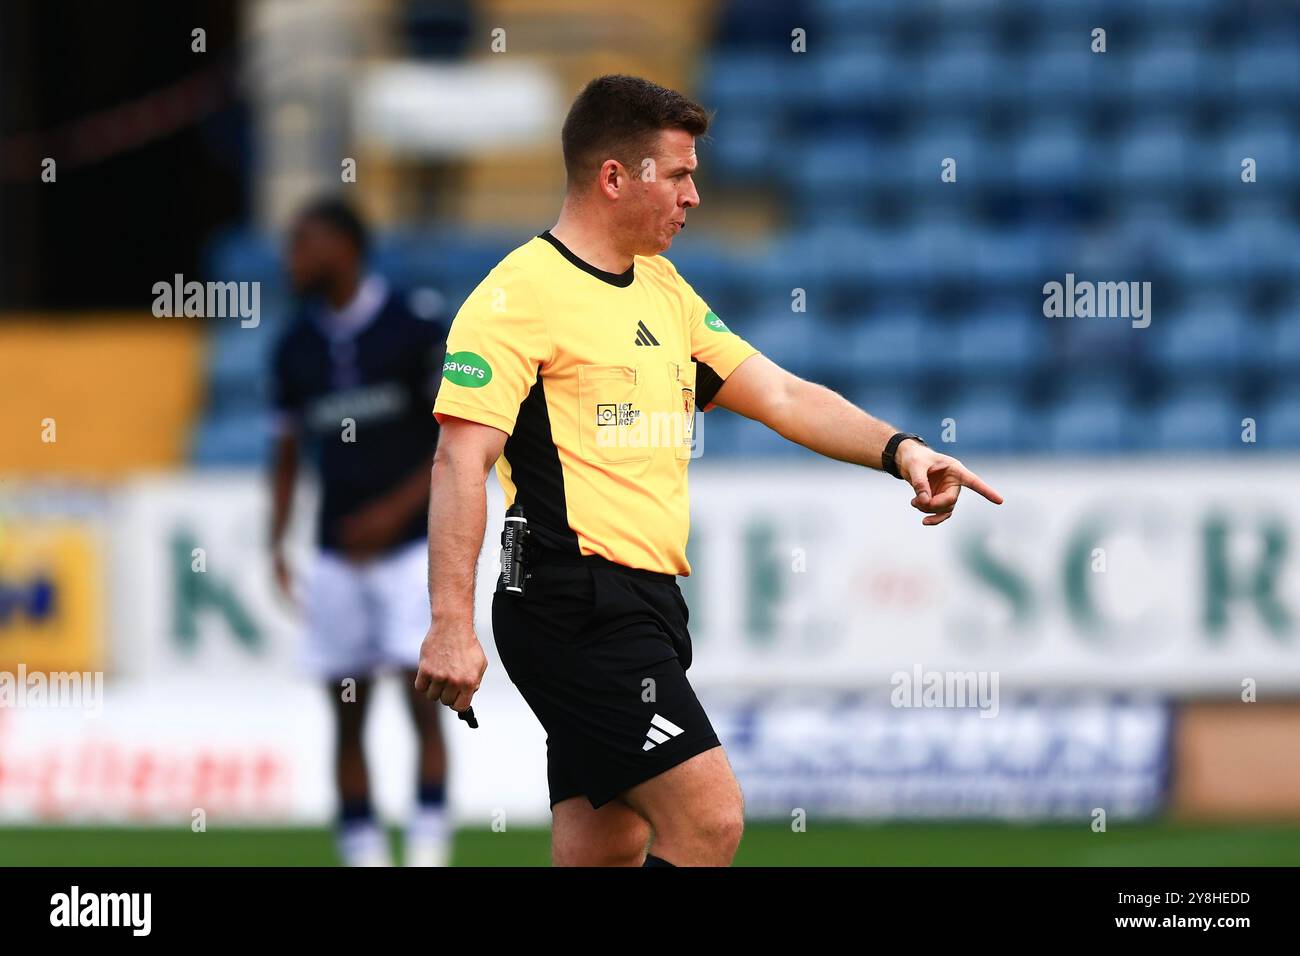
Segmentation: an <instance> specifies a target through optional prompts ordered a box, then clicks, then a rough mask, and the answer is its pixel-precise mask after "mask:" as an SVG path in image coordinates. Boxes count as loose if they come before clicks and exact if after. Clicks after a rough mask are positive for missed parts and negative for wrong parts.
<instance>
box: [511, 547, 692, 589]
mask: <svg viewBox="0 0 1300 956" xmlns="http://www.w3.org/2000/svg"><path fill="white" fill-rule="evenodd" d="M527 561H528V563H529V564H568V565H573V566H580V565H587V566H589V567H596V568H607V569H609V570H610V571H617V572H618V573H619V574H627V575H631V576H632V577H637V578H641V579H642V580H645V581H658V582H659V583H661V584H676V583H677V575H675V574H665V573H663V572H662V571H648V570H646V569H645V568H630V567H628V566H627V565H626V564H619V563H617V562H615V561H610V560H609V559H608V558H605V557H602V556H601V555H599V554H575V553H573V552H572V551H556V550H553V549H551V548H539V547H536V546H534V547H531V548H529V549H528V552H527Z"/></svg>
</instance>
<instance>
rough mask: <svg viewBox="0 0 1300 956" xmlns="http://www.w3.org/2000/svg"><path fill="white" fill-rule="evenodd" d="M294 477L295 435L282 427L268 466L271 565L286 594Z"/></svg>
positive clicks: (295, 467) (295, 475)
mask: <svg viewBox="0 0 1300 956" xmlns="http://www.w3.org/2000/svg"><path fill="white" fill-rule="evenodd" d="M297 478H298V435H297V433H296V432H295V431H293V430H291V429H288V428H285V429H283V430H281V432H280V434H279V435H278V436H277V437H276V439H275V448H274V450H273V452H272V465H271V534H270V544H271V562H272V566H273V567H274V569H275V582H276V584H277V585H278V586H279V588H280V590H281V591H282V592H284V593H285V594H289V593H290V587H291V581H290V578H289V566H288V564H287V563H286V562H285V559H284V533H285V530H286V529H287V528H288V527H289V518H290V517H292V514H293V486H294V482H295V481H297Z"/></svg>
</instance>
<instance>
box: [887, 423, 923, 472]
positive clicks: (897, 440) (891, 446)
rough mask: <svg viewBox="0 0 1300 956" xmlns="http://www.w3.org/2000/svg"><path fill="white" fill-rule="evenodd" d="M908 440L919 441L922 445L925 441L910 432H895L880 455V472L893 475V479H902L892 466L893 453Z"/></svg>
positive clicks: (896, 467)
mask: <svg viewBox="0 0 1300 956" xmlns="http://www.w3.org/2000/svg"><path fill="white" fill-rule="evenodd" d="M909 438H910V439H912V440H913V441H919V442H920V443H921V444H922V445H924V444H925V439H924V438H922V437H921V436H920V435H913V434H912V433H911V432H895V433H894V434H893V436H892V437H891V438H890V439H889V441H887V442H886V443H885V450H884V451H883V452H881V453H880V470H881V471H883V472H885V473H886V474H889V475H893V476H894V477H895V478H902V477H903V476H902V475H900V474H899V473H898V466H897V465H895V464H894V453H895V452H896V451H897V450H898V446H899V445H900V444H902V443H903V442H904V441H906V440H907V439H909Z"/></svg>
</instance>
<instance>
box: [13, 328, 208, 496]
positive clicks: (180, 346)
mask: <svg viewBox="0 0 1300 956" xmlns="http://www.w3.org/2000/svg"><path fill="white" fill-rule="evenodd" d="M202 355H203V330H202V326H201V324H200V323H199V322H197V321H195V320H193V319H183V318H174V319H157V318H153V317H152V316H144V317H141V316H140V315H138V314H130V315H123V314H103V313H97V314H93V315H87V316H73V315H62V314H61V315H56V316H41V315H21V316H0V475H3V476H11V475H73V476H77V477H90V478H109V477H115V476H118V475H121V474H123V473H126V472H130V471H134V470H139V469H151V468H166V467H174V466H176V465H179V464H181V463H182V462H183V461H184V460H185V456H186V453H187V451H188V447H189V440H190V434H191V432H192V430H193V428H194V425H195V422H196V419H197V416H198V414H199V411H200V402H201V400H202V380H203V379H202V365H201V363H202Z"/></svg>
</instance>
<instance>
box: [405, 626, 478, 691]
mask: <svg viewBox="0 0 1300 956" xmlns="http://www.w3.org/2000/svg"><path fill="white" fill-rule="evenodd" d="M485 670H487V657H486V656H484V654H483V648H482V646H481V645H480V644H479V642H478V636H477V635H476V634H475V633H474V627H473V625H471V624H468V623H466V624H461V625H453V624H439V623H434V624H431V625H430V626H429V633H428V634H426V635H425V638H424V643H423V644H422V645H420V666H419V669H418V670H417V672H416V675H415V689H416V690H417V691H419V692H420V693H422V694H424V696H425V697H427V698H429V700H438V701H442V703H444V704H446V705H447V706H448V707H450V708H451V709H452V710H454V711H458V712H460V711H465V710H468V709H469V706H470V702H471V701H472V700H473V699H474V694H475V692H476V691H477V690H478V688H479V685H480V684H481V683H482V682H483V672H484V671H485Z"/></svg>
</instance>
